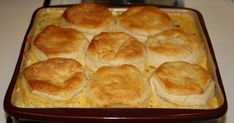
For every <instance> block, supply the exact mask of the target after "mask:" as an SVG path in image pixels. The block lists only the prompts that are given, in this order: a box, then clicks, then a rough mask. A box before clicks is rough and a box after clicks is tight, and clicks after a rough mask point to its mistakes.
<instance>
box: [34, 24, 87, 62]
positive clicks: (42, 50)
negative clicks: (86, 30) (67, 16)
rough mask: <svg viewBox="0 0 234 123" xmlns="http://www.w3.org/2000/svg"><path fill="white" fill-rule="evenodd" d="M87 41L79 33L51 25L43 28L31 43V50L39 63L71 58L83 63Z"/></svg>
mask: <svg viewBox="0 0 234 123" xmlns="http://www.w3.org/2000/svg"><path fill="white" fill-rule="evenodd" d="M87 44H88V40H87V39H86V37H85V36H84V35H83V34H82V33H81V32H79V31H77V30H75V29H71V28H61V27H57V26H53V25H49V26H47V27H45V29H44V30H43V31H42V32H41V33H39V34H38V36H37V37H36V39H35V40H34V41H33V42H32V43H31V50H32V52H33V54H34V55H35V56H36V57H37V59H38V60H39V61H41V60H46V59H48V58H54V57H63V58H73V59H76V60H78V61H79V62H80V63H82V64H83V63H84V51H85V48H86V47H87Z"/></svg>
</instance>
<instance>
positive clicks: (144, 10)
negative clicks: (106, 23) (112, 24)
mask: <svg viewBox="0 0 234 123" xmlns="http://www.w3.org/2000/svg"><path fill="white" fill-rule="evenodd" d="M119 24H120V26H121V27H123V28H124V29H126V30H128V31H129V32H132V33H135V34H139V35H146V36H147V35H153V34H156V33H159V32H161V31H164V30H167V29H169V28H170V26H171V24H172V22H171V19H170V17H169V16H168V15H167V14H166V13H165V12H163V11H162V10H160V9H158V8H156V7H153V6H136V7H130V8H128V10H127V11H125V12H123V13H122V14H121V15H120V22H119Z"/></svg>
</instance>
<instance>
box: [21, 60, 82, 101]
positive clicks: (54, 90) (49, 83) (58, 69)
mask: <svg viewBox="0 0 234 123" xmlns="http://www.w3.org/2000/svg"><path fill="white" fill-rule="evenodd" d="M23 74H24V77H25V79H26V80H27V82H28V84H29V86H30V87H31V89H32V91H36V92H37V94H39V95H40V94H43V95H45V94H46V95H50V96H49V97H53V96H55V97H56V98H58V97H59V98H58V99H63V98H64V99H66V98H69V97H71V96H73V95H74V93H75V92H77V90H79V88H80V87H81V85H83V84H84V83H85V76H84V73H83V70H82V68H81V65H80V63H79V62H77V61H76V60H73V59H64V58H51V59H48V60H46V61H41V62H38V63H35V64H32V65H30V66H29V67H27V68H25V69H24V71H23Z"/></svg>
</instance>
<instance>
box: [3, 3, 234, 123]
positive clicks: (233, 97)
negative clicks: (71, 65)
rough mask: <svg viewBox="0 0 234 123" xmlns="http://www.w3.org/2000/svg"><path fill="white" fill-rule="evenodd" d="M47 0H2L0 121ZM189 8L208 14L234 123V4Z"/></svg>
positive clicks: (192, 5)
mask: <svg viewBox="0 0 234 123" xmlns="http://www.w3.org/2000/svg"><path fill="white" fill-rule="evenodd" d="M42 4H43V0H1V1H0V17H1V19H0V22H1V23H0V58H1V60H0V87H1V89H0V103H1V106H0V109H1V110H0V123H5V122H6V119H5V112H4V110H3V100H4V96H5V93H6V90H7V87H8V85H9V82H10V80H11V77H12V75H13V72H14V68H15V65H16V62H17V59H18V55H19V52H20V48H21V44H22V41H23V39H24V36H25V33H26V30H27V28H28V26H29V23H30V20H31V17H32V14H33V12H34V11H35V10H36V9H37V8H39V7H41V6H42ZM184 5H185V7H189V8H194V9H196V10H198V11H200V12H201V14H202V15H203V17H204V20H205V23H206V26H207V30H208V33H209V36H210V39H211V41H212V45H213V48H214V52H215V55H216V59H217V62H218V66H219V70H220V73H221V76H222V80H223V84H224V88H225V91H226V96H227V100H228V112H227V114H226V115H225V117H224V118H223V119H224V120H223V121H222V122H223V123H232V122H234V117H233V114H234V94H232V90H233V88H234V82H233V80H232V79H233V78H234V55H233V54H234V5H230V3H229V2H228V0H185V2H184Z"/></svg>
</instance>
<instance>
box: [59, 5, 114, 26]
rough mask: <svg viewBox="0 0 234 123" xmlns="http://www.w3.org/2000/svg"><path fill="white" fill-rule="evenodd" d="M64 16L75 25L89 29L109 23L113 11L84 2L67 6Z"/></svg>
mask: <svg viewBox="0 0 234 123" xmlns="http://www.w3.org/2000/svg"><path fill="white" fill-rule="evenodd" d="M63 17H64V18H65V19H66V20H67V21H68V22H69V23H71V24H73V25H74V26H77V27H82V28H87V29H88V28H99V27H102V26H104V25H106V24H108V23H109V21H110V20H111V19H112V13H111V12H110V11H109V10H108V9H107V8H106V7H104V6H101V5H98V4H85V3H83V4H77V5H75V6H71V7H69V8H67V9H66V10H65V11H64V14H63Z"/></svg>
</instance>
